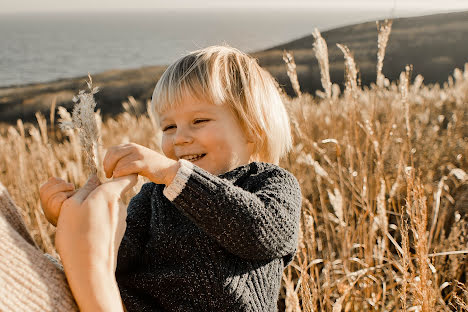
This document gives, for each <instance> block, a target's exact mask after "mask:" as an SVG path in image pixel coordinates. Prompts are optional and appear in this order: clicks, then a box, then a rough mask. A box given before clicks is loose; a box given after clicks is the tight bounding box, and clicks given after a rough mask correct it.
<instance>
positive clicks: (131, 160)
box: [112, 154, 141, 178]
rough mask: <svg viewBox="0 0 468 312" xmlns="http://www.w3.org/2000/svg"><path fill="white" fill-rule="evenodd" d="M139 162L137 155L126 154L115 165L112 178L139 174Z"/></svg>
mask: <svg viewBox="0 0 468 312" xmlns="http://www.w3.org/2000/svg"><path fill="white" fill-rule="evenodd" d="M140 170H141V162H139V161H138V155H135V154H128V155H126V156H124V157H122V158H121V159H119V161H118V162H117V164H115V167H114V170H113V172H112V176H113V177H114V178H118V177H123V176H126V175H129V174H134V173H139V172H140Z"/></svg>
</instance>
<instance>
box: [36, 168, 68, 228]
mask: <svg viewBox="0 0 468 312" xmlns="http://www.w3.org/2000/svg"><path fill="white" fill-rule="evenodd" d="M73 194H75V186H74V185H73V184H72V183H67V182H65V181H64V180H62V179H59V178H55V177H51V178H50V179H49V180H47V182H46V183H44V184H43V185H42V186H41V187H40V188H39V197H40V199H41V206H42V210H43V211H44V215H45V217H46V218H47V221H49V223H51V224H52V225H54V226H57V220H58V216H59V215H60V209H61V208H62V204H63V202H64V201H66V200H67V199H68V198H70V197H71V196H72V195H73Z"/></svg>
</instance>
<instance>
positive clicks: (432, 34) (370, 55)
mask: <svg viewBox="0 0 468 312" xmlns="http://www.w3.org/2000/svg"><path fill="white" fill-rule="evenodd" d="M322 37H323V38H324V39H325V40H326V42H327V45H328V53H329V61H330V77H331V80H332V82H333V83H337V84H339V85H340V86H342V85H343V81H344V62H343V54H342V53H341V51H340V50H339V49H338V48H337V46H336V44H337V43H341V44H345V45H347V46H348V48H349V49H350V50H351V52H352V53H353V55H354V58H355V61H356V64H357V66H358V67H359V73H360V74H359V76H360V80H361V83H362V85H369V84H370V83H372V82H375V80H376V63H377V57H376V55H377V28H376V24H375V22H367V23H362V24H356V25H351V26H346V27H341V28H336V29H332V30H329V31H326V32H323V33H322ZM313 42H314V38H313V36H312V35H310V36H307V37H303V38H300V39H297V40H294V41H291V42H287V43H284V44H282V45H279V46H275V47H272V48H269V49H267V50H264V51H258V52H254V53H251V55H252V56H253V57H255V58H257V59H258V62H259V63H260V65H261V66H263V67H264V68H265V69H267V70H268V71H269V72H270V73H271V74H272V75H273V76H274V77H275V78H276V79H277V80H278V82H279V83H280V85H281V86H282V87H283V88H284V89H285V91H286V92H287V93H288V94H290V95H292V94H293V90H292V87H291V85H290V82H289V78H288V76H287V74H286V65H285V64H284V62H283V59H282V55H283V51H284V50H287V51H290V52H292V53H293V54H294V57H295V62H296V65H297V73H298V78H299V83H300V85H301V89H302V91H303V92H309V93H314V92H315V90H319V89H321V88H322V87H321V83H320V71H319V67H318V64H317V61H316V59H315V55H314V52H313V50H312V45H313ZM466 62H468V11H466V12H457V13H445V14H436V15H429V16H422V17H410V18H400V19H395V20H394V21H393V27H392V32H391V34H390V39H389V42H388V45H387V50H386V55H385V60H384V66H383V73H384V74H385V76H386V77H387V78H389V79H390V80H396V79H398V77H399V74H400V72H401V71H403V70H404V67H405V66H406V65H407V64H412V65H413V68H414V70H413V72H414V76H415V75H417V74H421V75H422V76H423V77H424V82H425V83H426V84H428V83H429V84H430V83H440V84H441V83H444V82H445V81H447V78H448V76H449V75H451V74H452V72H453V70H454V69H455V68H457V67H458V68H462V67H463V66H464V64H465V63H466ZM165 68H166V66H149V67H142V68H138V69H130V70H111V71H106V72H103V73H99V74H94V75H93V81H94V84H95V85H97V86H99V87H100V89H101V91H100V92H99V93H97V94H96V100H97V103H98V108H100V109H101V113H102V114H103V115H104V117H105V116H109V115H114V114H116V113H119V112H121V111H122V105H121V104H122V102H124V101H126V100H127V99H128V97H129V96H133V97H134V98H135V99H136V100H137V101H141V102H143V103H144V102H146V101H147V100H148V99H150V98H151V94H152V90H153V88H154V85H155V84H156V82H157V80H158V79H159V77H160V76H161V74H162V73H163V72H164V70H165ZM85 80H86V77H76V78H71V79H60V80H56V81H52V82H47V83H37V84H28V85H20V86H10V87H0V122H3V123H14V122H16V120H17V119H18V118H21V119H23V120H24V121H32V120H33V119H34V118H35V117H34V114H35V112H36V111H41V112H43V113H44V114H45V115H46V116H48V115H49V112H50V107H51V105H52V103H53V102H55V103H56V105H57V106H59V105H60V106H64V107H66V108H71V107H72V105H73V102H72V98H73V96H74V95H75V94H76V93H77V92H78V91H79V90H81V89H84V88H85V86H86V82H85Z"/></svg>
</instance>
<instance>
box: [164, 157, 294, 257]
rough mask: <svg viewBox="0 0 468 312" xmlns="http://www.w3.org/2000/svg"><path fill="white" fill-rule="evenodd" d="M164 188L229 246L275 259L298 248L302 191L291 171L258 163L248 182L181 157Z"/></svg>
mask: <svg viewBox="0 0 468 312" xmlns="http://www.w3.org/2000/svg"><path fill="white" fill-rule="evenodd" d="M179 162H180V163H181V166H180V169H179V171H178V172H177V175H176V177H175V178H174V181H173V182H172V183H171V184H170V185H169V186H168V187H167V188H166V189H165V190H164V194H165V195H166V197H168V198H169V199H170V200H172V201H173V203H174V204H175V206H176V207H177V208H178V209H179V210H180V211H182V212H183V213H184V214H185V215H186V216H187V217H189V218H190V219H191V220H192V221H193V222H194V223H196V224H197V226H198V227H200V228H201V229H202V230H203V231H204V232H205V233H207V234H208V235H210V236H211V237H213V238H214V239H216V241H218V242H219V244H221V245H222V246H223V247H224V248H225V249H227V250H228V251H229V252H231V253H233V254H236V255H238V256H240V257H242V258H247V259H256V260H261V259H273V258H279V257H284V256H286V255H291V254H292V253H294V252H295V250H296V248H297V236H298V226H299V218H300V208H301V198H302V197H301V191H300V187H299V184H298V182H297V180H296V178H295V177H294V176H293V175H292V174H291V173H289V172H288V171H286V170H284V169H282V168H280V167H277V166H274V165H270V164H265V163H252V164H250V166H249V167H248V169H249V170H252V171H253V172H251V174H249V177H248V180H247V181H245V182H243V183H242V184H243V187H239V186H236V185H234V184H233V183H232V182H230V181H228V180H226V179H222V178H220V177H217V176H214V175H212V174H210V173H208V172H206V171H204V170H203V169H200V168H199V167H197V166H195V165H193V164H191V163H190V162H187V161H184V160H180V161H179Z"/></svg>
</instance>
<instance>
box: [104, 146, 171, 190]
mask: <svg viewBox="0 0 468 312" xmlns="http://www.w3.org/2000/svg"><path fill="white" fill-rule="evenodd" d="M103 166H104V171H105V173H106V177H107V178H110V177H112V176H113V177H114V178H118V177H122V176H126V175H129V174H134V173H136V174H139V175H141V176H144V177H147V178H148V179H150V181H152V182H154V183H157V184H166V185H168V184H170V183H171V182H172V180H173V178H174V176H175V175H176V173H177V170H178V169H179V164H178V162H177V161H175V160H173V159H169V158H167V157H166V156H164V155H162V154H160V153H158V152H156V151H153V150H151V149H149V148H146V147H144V146H141V145H138V144H135V143H129V144H122V145H117V146H113V147H111V148H109V150H108V151H107V153H106V156H105V157H104V161H103Z"/></svg>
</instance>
